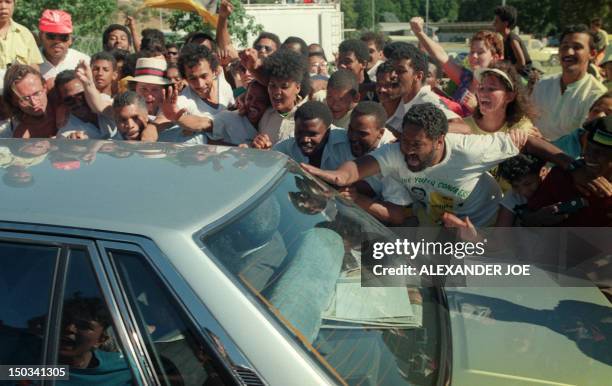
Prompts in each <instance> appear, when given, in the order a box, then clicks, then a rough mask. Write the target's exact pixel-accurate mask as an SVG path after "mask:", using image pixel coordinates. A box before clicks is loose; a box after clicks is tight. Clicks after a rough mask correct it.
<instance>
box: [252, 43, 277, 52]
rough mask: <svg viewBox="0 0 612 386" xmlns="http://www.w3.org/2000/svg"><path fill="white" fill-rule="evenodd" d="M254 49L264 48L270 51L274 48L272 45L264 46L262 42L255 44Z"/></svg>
mask: <svg viewBox="0 0 612 386" xmlns="http://www.w3.org/2000/svg"><path fill="white" fill-rule="evenodd" d="M255 50H257V51H261V50H264V51H266V52H272V50H274V49H273V48H272V46H266V45H263V44H255Z"/></svg>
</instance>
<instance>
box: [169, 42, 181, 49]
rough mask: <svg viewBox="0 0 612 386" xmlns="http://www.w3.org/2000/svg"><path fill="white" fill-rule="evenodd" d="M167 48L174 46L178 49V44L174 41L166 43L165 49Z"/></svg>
mask: <svg viewBox="0 0 612 386" xmlns="http://www.w3.org/2000/svg"><path fill="white" fill-rule="evenodd" d="M169 48H176V49H177V50H178V48H179V46H178V44H176V43H166V50H168V49H169Z"/></svg>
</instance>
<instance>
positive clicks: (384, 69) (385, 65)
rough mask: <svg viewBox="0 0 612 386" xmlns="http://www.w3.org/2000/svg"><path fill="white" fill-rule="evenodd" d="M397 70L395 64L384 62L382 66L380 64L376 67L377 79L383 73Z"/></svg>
mask: <svg viewBox="0 0 612 386" xmlns="http://www.w3.org/2000/svg"><path fill="white" fill-rule="evenodd" d="M393 71H395V68H394V67H393V64H391V62H388V61H387V62H383V63H382V64H381V65H380V66H378V68H377V69H376V79H378V77H379V76H382V75H383V74H388V73H391V72H393Z"/></svg>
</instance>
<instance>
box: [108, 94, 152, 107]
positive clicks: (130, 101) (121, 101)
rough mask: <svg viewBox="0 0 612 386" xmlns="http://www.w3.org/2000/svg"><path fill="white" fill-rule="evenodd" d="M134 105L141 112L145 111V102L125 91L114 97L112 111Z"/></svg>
mask: <svg viewBox="0 0 612 386" xmlns="http://www.w3.org/2000/svg"><path fill="white" fill-rule="evenodd" d="M130 105H136V107H138V108H139V109H141V110H144V111H147V102H145V100H144V98H143V97H141V96H140V95H138V94H136V93H135V92H134V91H126V92H122V93H121V94H118V95H115V98H114V99H113V109H115V110H116V109H121V108H123V107H125V106H130Z"/></svg>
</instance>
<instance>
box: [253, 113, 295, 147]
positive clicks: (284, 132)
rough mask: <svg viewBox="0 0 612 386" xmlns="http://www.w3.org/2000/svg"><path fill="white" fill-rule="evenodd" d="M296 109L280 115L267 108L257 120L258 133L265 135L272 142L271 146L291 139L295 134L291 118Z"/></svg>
mask: <svg viewBox="0 0 612 386" xmlns="http://www.w3.org/2000/svg"><path fill="white" fill-rule="evenodd" d="M296 110H297V107H294V108H293V110H291V111H290V112H288V113H287V114H284V115H281V114H280V113H279V112H278V111H276V110H274V108H272V107H268V109H267V110H266V112H265V113H264V114H263V116H262V117H261V119H260V120H259V125H258V126H259V132H260V133H261V134H267V135H268V137H270V141H272V145H274V144H277V143H279V142H281V141H284V140H286V139H289V138H293V135H294V132H295V120H294V119H293V116H294V115H295V111H296Z"/></svg>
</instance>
